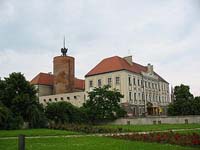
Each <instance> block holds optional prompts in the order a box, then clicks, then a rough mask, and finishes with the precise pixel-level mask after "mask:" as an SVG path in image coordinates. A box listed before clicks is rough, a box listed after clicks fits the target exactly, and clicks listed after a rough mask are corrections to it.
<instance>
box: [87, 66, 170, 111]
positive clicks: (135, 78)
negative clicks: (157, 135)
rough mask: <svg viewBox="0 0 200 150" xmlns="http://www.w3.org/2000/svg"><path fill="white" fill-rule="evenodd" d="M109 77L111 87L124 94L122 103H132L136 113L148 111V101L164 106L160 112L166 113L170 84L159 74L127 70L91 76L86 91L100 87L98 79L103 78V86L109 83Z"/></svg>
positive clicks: (154, 105) (155, 105)
mask: <svg viewBox="0 0 200 150" xmlns="http://www.w3.org/2000/svg"><path fill="white" fill-rule="evenodd" d="M116 77H119V78H120V82H119V84H116ZM108 78H111V80H112V82H111V84H110V85H111V88H112V89H113V88H116V89H118V90H119V91H120V92H121V94H123V95H124V98H122V99H121V103H129V104H131V105H132V109H133V113H134V114H135V115H142V114H143V113H144V112H147V103H148V102H150V103H152V104H153V107H160V108H162V112H160V113H163V114H166V107H167V105H168V104H169V102H170V98H169V84H168V83H166V82H163V81H161V80H160V79H159V78H158V76H156V75H154V74H152V73H151V74H150V73H142V75H141V74H136V73H133V72H129V71H126V70H122V71H116V72H110V73H105V74H99V75H94V76H89V77H86V79H85V90H86V92H88V91H91V90H92V89H93V88H94V87H99V85H98V80H101V82H102V83H101V86H103V85H107V84H108ZM91 82H92V87H90V84H91Z"/></svg>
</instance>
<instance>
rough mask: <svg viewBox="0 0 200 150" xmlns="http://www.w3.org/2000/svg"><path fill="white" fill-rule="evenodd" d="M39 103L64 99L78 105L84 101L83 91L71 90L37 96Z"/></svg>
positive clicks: (44, 103)
mask: <svg viewBox="0 0 200 150" xmlns="http://www.w3.org/2000/svg"><path fill="white" fill-rule="evenodd" d="M39 101H40V103H42V104H43V105H46V104H47V103H51V102H59V101H66V102H69V103H71V104H72V105H74V106H77V107H80V106H82V105H83V103H84V102H85V92H73V93H65V94H56V95H48V96H41V97H39Z"/></svg>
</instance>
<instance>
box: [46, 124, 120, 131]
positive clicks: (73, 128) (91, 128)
mask: <svg viewBox="0 0 200 150" xmlns="http://www.w3.org/2000/svg"><path fill="white" fill-rule="evenodd" d="M50 128H51V129H61V130H67V131H75V132H81V133H119V132H124V130H122V128H115V129H114V128H104V127H101V126H92V125H88V124H57V125H52V126H50Z"/></svg>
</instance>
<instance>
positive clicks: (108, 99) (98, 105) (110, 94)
mask: <svg viewBox="0 0 200 150" xmlns="http://www.w3.org/2000/svg"><path fill="white" fill-rule="evenodd" d="M88 98H89V99H88V100H87V101H86V103H84V104H83V108H84V109H85V111H86V113H87V115H88V118H89V120H90V121H91V122H92V123H97V122H101V121H108V120H113V119H115V118H117V117H118V112H122V111H121V110H122V108H121V107H120V99H121V98H123V95H122V94H121V93H120V92H118V91H117V90H116V89H114V90H110V86H108V85H106V86H103V87H99V88H95V89H94V90H93V91H91V92H88ZM123 112H124V111H123Z"/></svg>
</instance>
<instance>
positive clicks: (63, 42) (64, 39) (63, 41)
mask: <svg viewBox="0 0 200 150" xmlns="http://www.w3.org/2000/svg"><path fill="white" fill-rule="evenodd" d="M63 45H64V48H65V36H64V40H63Z"/></svg>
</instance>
